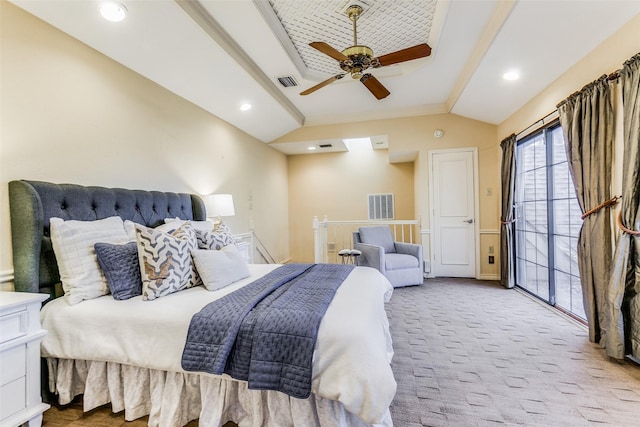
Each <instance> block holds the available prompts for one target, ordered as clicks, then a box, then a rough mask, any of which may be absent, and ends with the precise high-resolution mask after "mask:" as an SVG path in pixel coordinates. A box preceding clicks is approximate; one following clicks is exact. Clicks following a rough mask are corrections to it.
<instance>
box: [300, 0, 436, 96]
mask: <svg viewBox="0 0 640 427" xmlns="http://www.w3.org/2000/svg"><path fill="white" fill-rule="evenodd" d="M361 14H362V7H360V6H358V5H351V6H349V7H348V8H347V16H349V19H350V20H351V22H353V46H351V47H348V48H346V49H344V50H343V51H342V52H339V51H338V50H336V49H334V48H333V47H331V46H329V45H328V44H327V43H325V42H312V43H309V46H311V47H313V48H314V49H317V50H319V51H320V52H322V53H324V54H325V55H328V56H330V57H332V58H333V59H335V60H337V61H338V63H339V65H340V68H342V69H343V70H344V71H345V72H344V73H340V74H336V75H335V76H332V77H330V78H328V79H327V80H325V81H323V82H321V83H318V84H317V85H315V86H313V87H310V88H309V89H307V90H305V91H303V92H300V95H309V94H310V93H313V92H315V91H316V90H318V89H321V88H323V87H325V86H327V85H328V84H330V83H333V82H335V81H336V80H340V79H341V78H343V77H344V76H346V75H347V74H351V77H352V78H354V79H359V80H360V81H361V82H362V84H364V85H365V86H366V88H367V89H369V91H370V92H371V93H372V94H373V96H375V97H376V98H378V99H383V98H386V97H387V96H389V93H390V92H389V91H388V90H387V88H386V87H384V86H383V85H382V83H380V81H379V80H378V79H376V78H375V77H374V76H373V75H372V74H370V73H364V72H365V71H366V70H368V69H369V68H379V67H384V66H385V65H392V64H397V63H400V62H405V61H411V60H413V59H418V58H425V57H427V56H429V55H431V47H429V45H428V44H426V43H423V44H419V45H416V46H413V47H408V48H406V49H401V50H398V51H396V52H392V53H387V54H386V55H382V56H378V57H374V56H373V50H371V48H369V47H368V46H363V45H358V33H357V29H356V21H357V20H358V18H359V17H360V15H361Z"/></svg>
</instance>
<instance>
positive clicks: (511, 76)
mask: <svg viewBox="0 0 640 427" xmlns="http://www.w3.org/2000/svg"><path fill="white" fill-rule="evenodd" d="M502 78H503V79H505V80H510V81H513V80H518V79H519V78H520V73H519V72H518V71H516V70H511V71H507V72H506V73H504V74H503V75H502Z"/></svg>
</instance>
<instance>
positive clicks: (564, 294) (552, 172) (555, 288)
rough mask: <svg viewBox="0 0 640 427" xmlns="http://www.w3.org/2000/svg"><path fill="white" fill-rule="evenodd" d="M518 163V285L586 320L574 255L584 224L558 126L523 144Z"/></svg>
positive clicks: (516, 206)
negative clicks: (581, 227)
mask: <svg viewBox="0 0 640 427" xmlns="http://www.w3.org/2000/svg"><path fill="white" fill-rule="evenodd" d="M516 162H517V166H516V172H517V173H516V193H515V218H516V222H515V237H516V238H515V241H516V251H515V252H516V285H517V286H519V287H521V288H522V289H525V290H526V291H527V292H530V293H531V294H533V295H535V296H537V297H538V298H540V299H542V300H544V301H546V302H547V303H549V304H551V305H553V306H556V307H559V308H561V309H562V310H564V311H567V312H569V313H572V314H573V315H575V316H578V317H580V318H582V319H585V314H584V307H583V304H582V288H581V286H580V277H579V273H578V264H577V254H576V250H577V242H578V233H579V231H580V226H581V225H582V220H581V219H580V208H579V206H578V202H577V199H576V196H575V191H574V187H573V181H572V179H571V175H570V173H569V168H568V164H567V157H566V152H565V148H564V138H563V135H562V129H561V128H560V125H559V124H557V123H555V124H551V125H549V126H548V127H545V128H543V129H542V130H540V131H538V132H536V133H534V134H532V135H530V136H527V137H525V138H523V139H522V140H520V141H519V142H518V146H517V149H516Z"/></svg>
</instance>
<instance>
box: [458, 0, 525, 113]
mask: <svg viewBox="0 0 640 427" xmlns="http://www.w3.org/2000/svg"><path fill="white" fill-rule="evenodd" d="M516 2H517V0H502V1H499V2H498V4H497V5H496V8H495V10H494V11H493V14H492V15H491V18H490V19H489V22H488V23H487V26H486V27H485V28H484V31H483V32H482V36H481V37H480V39H479V40H478V43H477V44H476V47H475V48H474V49H473V53H472V54H471V56H470V57H469V60H468V61H467V63H466V64H465V66H464V69H463V70H462V73H460V76H459V77H458V80H457V81H456V83H455V85H454V86H453V90H452V91H451V93H450V94H449V99H447V110H448V112H451V110H452V109H453V107H454V106H455V105H456V102H458V99H459V98H460V95H461V94H462V91H463V90H464V88H465V87H466V86H467V84H468V83H469V80H471V78H472V77H473V74H474V73H475V71H476V68H478V65H480V62H482V59H483V58H484V56H485V55H486V54H487V51H488V50H489V48H490V47H491V44H492V43H493V40H494V39H495V38H496V36H497V35H498V33H499V32H500V29H501V28H502V25H504V23H505V22H506V20H507V18H508V17H509V14H510V13H511V10H512V9H513V7H514V6H515V4H516Z"/></svg>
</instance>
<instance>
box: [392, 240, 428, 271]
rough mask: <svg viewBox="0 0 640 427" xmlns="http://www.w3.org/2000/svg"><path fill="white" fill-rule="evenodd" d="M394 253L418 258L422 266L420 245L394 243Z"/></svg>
mask: <svg viewBox="0 0 640 427" xmlns="http://www.w3.org/2000/svg"><path fill="white" fill-rule="evenodd" d="M395 246H396V252H397V253H399V254H407V255H413V256H414V257H416V258H418V261H419V263H420V265H421V266H422V245H418V244H415V243H403V242H395Z"/></svg>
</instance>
